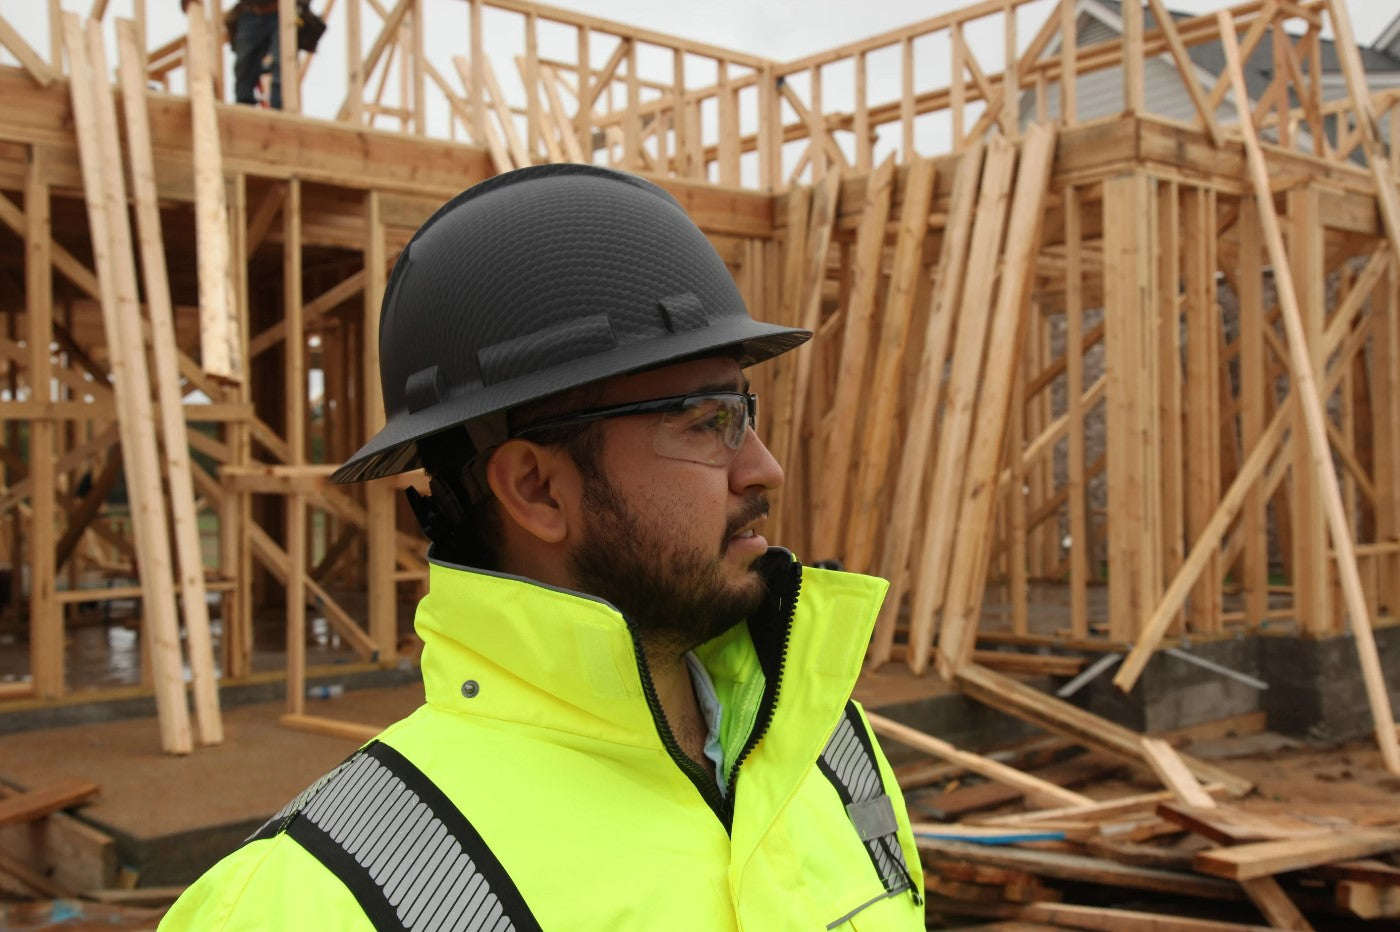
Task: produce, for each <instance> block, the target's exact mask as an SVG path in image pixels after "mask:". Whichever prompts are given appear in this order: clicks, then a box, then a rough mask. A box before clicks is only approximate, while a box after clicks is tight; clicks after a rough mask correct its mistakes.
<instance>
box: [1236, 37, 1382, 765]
mask: <svg viewBox="0 0 1400 932" xmlns="http://www.w3.org/2000/svg"><path fill="white" fill-rule="evenodd" d="M1217 18H1218V21H1219V23H1220V31H1221V34H1222V39H1223V40H1224V48H1225V54H1226V62H1227V65H1228V68H1229V72H1230V81H1231V84H1232V85H1233V87H1234V93H1235V99H1236V100H1247V99H1248V95H1247V93H1246V91H1245V83H1244V72H1243V70H1242V67H1241V64H1240V62H1241V59H1240V55H1239V49H1238V48H1236V47H1235V43H1234V39H1235V33H1234V24H1233V21H1232V20H1231V19H1230V17H1229V15H1228V14H1217ZM1353 51H1354V47H1353ZM1240 128H1241V130H1242V131H1243V133H1244V139H1245V149H1246V152H1247V154H1248V161H1249V168H1250V180H1251V182H1252V183H1253V185H1254V190H1255V198H1256V204H1257V205H1258V208H1259V214H1260V220H1261V221H1262V223H1263V227H1264V240H1265V243H1266V245H1267V247H1268V251H1269V258H1270V261H1271V262H1272V263H1273V266H1274V277H1275V281H1276V282H1277V287H1278V297H1279V304H1280V306H1281V308H1282V310H1283V321H1284V329H1285V330H1286V331H1287V333H1288V350H1289V363H1290V367H1291V370H1292V377H1293V380H1294V383H1295V384H1296V385H1297V387H1298V391H1297V392H1296V394H1297V395H1298V398H1299V402H1300V403H1301V405H1302V408H1303V412H1304V417H1305V420H1306V427H1307V439H1308V445H1309V447H1310V449H1311V451H1312V467H1313V469H1314V470H1315V474H1316V476H1317V481H1318V485H1319V486H1320V487H1321V491H1322V494H1323V499H1324V505H1325V508H1326V513H1327V527H1328V531H1329V532H1330V535H1331V538H1332V547H1333V549H1334V550H1335V551H1336V566H1337V572H1338V575H1339V576H1340V577H1341V583H1342V593H1343V596H1344V598H1345V600H1346V606H1347V610H1348V611H1349V612H1350V615H1351V630H1352V634H1353V636H1354V639H1355V641H1356V650H1357V654H1358V655H1359V659H1360V661H1361V673H1362V678H1363V680H1364V682H1365V685H1366V696H1367V699H1368V700H1369V702H1370V705H1371V714H1372V718H1373V719H1374V721H1375V730H1376V739H1377V742H1378V743H1379V745H1380V748H1381V756H1382V758H1383V759H1384V760H1385V765H1386V769H1387V770H1389V771H1390V772H1391V773H1395V774H1400V742H1397V740H1396V734H1395V717H1394V715H1393V714H1392V713H1391V708H1390V695H1389V693H1388V691H1387V689H1386V685H1385V676H1384V674H1383V673H1382V671H1381V666H1380V657H1379V654H1378V653H1377V651H1376V642H1375V637H1374V635H1373V634H1372V631H1371V619H1370V613H1369V610H1368V608H1367V606H1366V597H1365V594H1364V593H1363V592H1362V590H1361V576H1360V572H1359V570H1358V569H1357V565H1356V554H1355V552H1354V543H1353V540H1352V536H1351V530H1350V529H1349V528H1348V526H1347V519H1346V515H1345V514H1344V513H1343V512H1342V502H1341V493H1340V490H1339V488H1338V485H1337V474H1336V467H1335V466H1334V465H1333V463H1332V456H1331V452H1330V450H1329V448H1328V443H1327V429H1326V416H1325V414H1324V412H1323V410H1322V400H1321V397H1320V396H1319V394H1318V391H1317V387H1316V384H1315V382H1314V372H1313V366H1312V362H1311V360H1310V359H1309V358H1308V349H1307V345H1306V343H1305V335H1304V331H1303V322H1302V319H1301V315H1300V313H1299V309H1298V297H1297V295H1296V294H1295V293H1294V290H1293V276H1292V273H1291V268H1290V266H1289V264H1288V256H1287V253H1286V252H1285V250H1284V245H1283V236H1282V233H1281V232H1280V230H1279V223H1278V217H1277V216H1276V215H1275V214H1274V210H1273V196H1272V192H1271V191H1270V189H1269V177H1268V172H1267V170H1266V168H1265V166H1264V156H1263V153H1262V152H1261V150H1260V147H1259V140H1258V137H1257V136H1256V135H1255V134H1254V127H1253V125H1251V123H1250V122H1249V119H1248V117H1247V115H1245V114H1244V113H1241V122H1240ZM1392 193H1394V189H1393V186H1392ZM1392 239H1395V241H1396V247H1397V248H1400V239H1397V238H1396V237H1394V236H1392Z"/></svg>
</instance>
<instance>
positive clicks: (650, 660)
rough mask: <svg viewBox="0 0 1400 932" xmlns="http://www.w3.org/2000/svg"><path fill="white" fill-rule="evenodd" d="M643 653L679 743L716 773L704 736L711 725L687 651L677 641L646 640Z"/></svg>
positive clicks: (706, 767) (690, 755)
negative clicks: (701, 708)
mask: <svg viewBox="0 0 1400 932" xmlns="http://www.w3.org/2000/svg"><path fill="white" fill-rule="evenodd" d="M642 653H643V655H644V656H645V657H646V662H647V666H648V668H650V670H651V679H652V683H653V684H654V685H655V687H656V697H657V699H658V700H659V701H660V702H661V709H662V711H663V712H665V713H666V724H667V725H669V726H670V728H671V734H672V735H673V736H675V739H676V743H677V744H678V745H680V749H681V751H682V752H684V753H685V755H686V757H689V758H690V759H691V760H693V761H695V763H697V764H699V765H700V766H701V767H703V768H704V769H705V771H706V772H707V773H709V774H710V775H711V776H714V765H713V764H711V763H710V761H709V758H707V757H706V756H705V738H706V737H707V736H708V735H709V727H708V726H707V725H706V724H705V716H704V715H703V714H702V713H701V711H700V702H699V700H697V699H696V698H695V685H694V683H692V681H691V679H690V670H689V668H688V667H687V666H686V662H685V652H684V651H681V650H677V649H676V648H675V646H674V645H667V644H661V643H657V642H655V641H647V640H644V641H643V642H642Z"/></svg>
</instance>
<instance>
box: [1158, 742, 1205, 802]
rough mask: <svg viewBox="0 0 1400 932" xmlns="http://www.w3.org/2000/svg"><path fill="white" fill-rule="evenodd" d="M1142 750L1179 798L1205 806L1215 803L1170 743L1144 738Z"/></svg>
mask: <svg viewBox="0 0 1400 932" xmlns="http://www.w3.org/2000/svg"><path fill="white" fill-rule="evenodd" d="M1142 750H1143V756H1144V758H1145V759H1146V761H1147V765H1148V766H1149V767H1151V768H1152V772H1153V773H1155V774H1157V779H1159V780H1161V781H1162V785H1163V786H1165V787H1166V788H1167V789H1169V790H1171V791H1172V795H1174V796H1175V797H1176V798H1177V799H1179V800H1181V801H1182V802H1184V803H1186V804H1188V805H1191V806H1200V807H1203V808H1211V807H1213V806H1214V805H1215V800H1214V799H1213V798H1212V797H1211V795H1210V794H1209V793H1207V792H1206V791H1205V790H1204V789H1203V788H1202V787H1201V785H1200V784H1199V783H1197V782H1196V778H1195V777H1194V776H1192V774H1191V770H1190V768H1188V767H1187V766H1186V764H1184V763H1183V762H1182V760H1181V757H1180V755H1178V754H1177V753H1176V751H1175V750H1174V749H1173V748H1172V746H1171V745H1170V744H1168V743H1167V742H1165V741H1163V740H1162V739H1161V738H1143V739H1142Z"/></svg>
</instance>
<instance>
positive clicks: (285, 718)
mask: <svg viewBox="0 0 1400 932" xmlns="http://www.w3.org/2000/svg"><path fill="white" fill-rule="evenodd" d="M277 722H278V724H281V725H285V726H286V727H288V728H293V729H296V730H297V731H309V732H311V733H312V734H314V735H328V736H330V737H332V738H345V739H347V740H349V741H354V742H357V743H359V744H364V743H365V742H366V741H370V740H372V739H373V738H374V737H375V736H376V735H378V734H379V733H380V732H381V731H383V730H384V729H383V728H381V727H378V726H376V725H361V724H360V723H358V722H343V721H340V720H338V719H333V718H326V717H325V716H321V715H295V714H292V713H290V712H289V713H286V714H284V715H280V716H278V718H277Z"/></svg>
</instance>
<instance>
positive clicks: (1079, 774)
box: [911, 754, 1124, 822]
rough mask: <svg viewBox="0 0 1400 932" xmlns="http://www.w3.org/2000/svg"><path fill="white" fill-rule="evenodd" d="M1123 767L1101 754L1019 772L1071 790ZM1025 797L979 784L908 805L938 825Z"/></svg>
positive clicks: (929, 795) (1015, 791) (1007, 788)
mask: <svg viewBox="0 0 1400 932" xmlns="http://www.w3.org/2000/svg"><path fill="white" fill-rule="evenodd" d="M1123 767H1124V764H1123V762H1122V761H1118V760H1112V759H1108V758H1105V757H1104V756H1102V755H1095V754H1080V755H1078V756H1076V757H1071V758H1069V759H1068V760H1064V761H1060V762H1059V763H1056V764H1051V765H1050V766H1048V767H1039V768H1036V769H1035V770H1033V771H1023V772H1026V773H1028V775H1029V776H1032V777H1034V778H1035V779H1037V780H1043V781H1045V782H1046V783H1051V784H1054V785H1055V786H1059V787H1063V788H1065V789H1072V788H1074V787H1076V786H1083V785H1084V784H1086V783H1091V782H1093V781H1095V780H1100V779H1102V778H1104V777H1105V776H1107V775H1108V774H1111V773H1114V772H1116V771H1120V770H1122V769H1123ZM1026 795H1027V794H1026V791H1025V790H1024V789H1021V788H1019V787H1013V786H1009V785H1007V784H1004V783H979V784H974V785H972V786H959V787H957V788H955V789H951V790H944V791H943V792H940V793H927V794H922V795H920V796H919V798H918V799H917V800H916V801H913V802H912V803H911V805H912V806H913V807H914V808H916V809H917V810H918V811H919V812H920V813H922V814H924V815H927V816H930V817H932V818H935V819H938V820H939V821H942V822H951V821H955V820H957V819H960V818H962V817H963V816H965V815H967V814H968V813H972V812H979V811H982V810H986V809H995V808H997V807H998V806H1004V805H1007V804H1008V803H1014V802H1019V801H1021V800H1022V799H1024V798H1025V797H1026Z"/></svg>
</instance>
